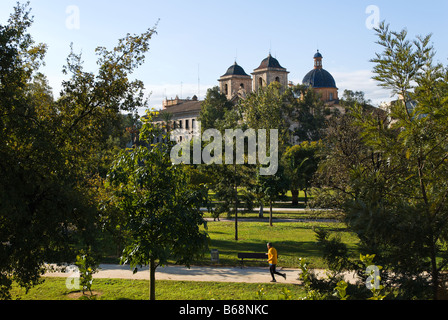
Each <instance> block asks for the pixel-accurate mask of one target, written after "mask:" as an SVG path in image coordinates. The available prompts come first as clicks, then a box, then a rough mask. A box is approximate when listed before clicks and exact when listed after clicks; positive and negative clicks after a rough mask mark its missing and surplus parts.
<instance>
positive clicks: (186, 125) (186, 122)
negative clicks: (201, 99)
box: [185, 120, 190, 129]
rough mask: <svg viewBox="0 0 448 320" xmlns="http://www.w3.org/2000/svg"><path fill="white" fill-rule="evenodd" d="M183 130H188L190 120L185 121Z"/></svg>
mask: <svg viewBox="0 0 448 320" xmlns="http://www.w3.org/2000/svg"><path fill="white" fill-rule="evenodd" d="M185 129H190V120H185Z"/></svg>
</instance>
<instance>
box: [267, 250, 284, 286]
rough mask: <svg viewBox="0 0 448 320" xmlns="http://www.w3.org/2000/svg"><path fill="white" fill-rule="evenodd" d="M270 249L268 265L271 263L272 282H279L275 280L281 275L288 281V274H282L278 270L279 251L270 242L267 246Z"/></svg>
mask: <svg viewBox="0 0 448 320" xmlns="http://www.w3.org/2000/svg"><path fill="white" fill-rule="evenodd" d="M267 247H268V253H267V256H268V263H269V271H270V272H271V276H272V280H271V282H277V280H275V275H276V274H277V275H279V276H282V277H283V278H285V280H286V273H280V272H278V271H277V270H276V268H277V263H278V253H277V250H276V249H275V248H274V247H273V246H272V243H271V242H269V243H268V244H267Z"/></svg>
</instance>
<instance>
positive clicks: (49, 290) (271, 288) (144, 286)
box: [12, 278, 304, 301]
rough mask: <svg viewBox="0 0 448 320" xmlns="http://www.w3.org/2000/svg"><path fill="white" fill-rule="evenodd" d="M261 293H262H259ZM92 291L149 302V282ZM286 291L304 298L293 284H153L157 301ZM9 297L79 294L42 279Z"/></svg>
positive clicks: (108, 283)
mask: <svg viewBox="0 0 448 320" xmlns="http://www.w3.org/2000/svg"><path fill="white" fill-rule="evenodd" d="M261 289H263V290H262V291H261ZM92 290H93V291H94V294H95V295H96V296H95V298H96V299H97V300H149V281H147V280H122V279H95V280H94V282H93V286H92ZM283 290H288V291H289V294H290V295H291V298H292V299H299V298H301V297H303V296H304V292H303V289H302V288H301V287H300V286H298V285H293V284H282V283H275V284H257V283H225V282H191V281H163V280H159V281H157V282H156V298H157V300H170V301H174V300H213V299H215V300H257V292H259V291H260V292H264V293H265V294H264V298H265V299H266V300H277V299H279V298H282V297H283ZM12 293H13V297H14V298H20V299H21V300H78V299H80V297H81V296H82V293H81V292H78V291H70V290H68V289H67V288H66V287H65V279H63V278H45V282H44V283H43V284H41V285H38V286H36V287H34V288H32V289H31V290H30V291H29V293H28V294H25V290H23V289H20V288H18V287H14V290H13V292H12Z"/></svg>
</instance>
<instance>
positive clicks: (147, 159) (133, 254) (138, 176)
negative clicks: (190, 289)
mask: <svg viewBox="0 0 448 320" xmlns="http://www.w3.org/2000/svg"><path fill="white" fill-rule="evenodd" d="M160 135H163V132H162V131H160V130H159V129H157V128H155V127H154V126H153V124H152V123H151V115H150V114H149V115H148V117H147V119H146V121H145V123H144V125H143V128H142V133H141V136H140V139H141V140H142V141H153V140H154V138H155V137H159V136H160ZM170 150H171V149H170V145H169V144H166V143H165V142H161V143H156V144H151V145H150V146H139V147H136V148H134V149H132V150H130V151H129V150H124V151H122V152H121V153H120V155H119V156H118V158H117V160H116V161H115V163H114V164H113V166H112V168H111V170H110V172H109V175H108V188H109V190H110V193H111V195H112V199H113V200H112V201H113V203H114V205H115V206H117V208H118V209H119V211H121V212H122V213H123V215H124V216H125V217H126V218H125V219H123V220H121V223H122V225H121V228H122V229H123V230H126V231H127V234H128V237H127V239H126V246H125V249H124V251H123V255H122V262H123V263H130V264H131V266H132V268H134V270H135V272H136V270H137V269H136V268H137V266H147V265H149V266H150V299H151V300H155V297H156V296H155V273H156V269H157V267H158V266H160V265H165V264H167V263H168V261H170V260H172V261H174V262H175V263H178V264H185V265H186V266H188V267H189V265H190V264H191V263H192V262H193V261H194V259H195V258H197V257H198V256H200V255H201V254H202V253H203V252H204V249H205V248H206V247H207V241H208V236H207V234H206V233H205V232H203V231H202V230H201V228H200V227H201V226H204V225H205V221H204V219H203V214H202V212H201V207H202V206H203V205H205V204H206V202H207V190H206V189H205V188H202V187H201V186H196V187H194V188H193V187H192V184H190V180H189V176H188V175H187V172H188V171H186V170H184V168H183V167H182V165H173V164H172V162H171V158H170Z"/></svg>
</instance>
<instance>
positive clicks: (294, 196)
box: [291, 190, 299, 206]
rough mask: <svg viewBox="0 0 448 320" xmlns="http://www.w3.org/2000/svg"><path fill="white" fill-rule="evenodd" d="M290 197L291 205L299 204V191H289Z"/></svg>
mask: <svg viewBox="0 0 448 320" xmlns="http://www.w3.org/2000/svg"><path fill="white" fill-rule="evenodd" d="M291 195H292V205H293V206H296V205H298V204H299V190H291Z"/></svg>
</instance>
